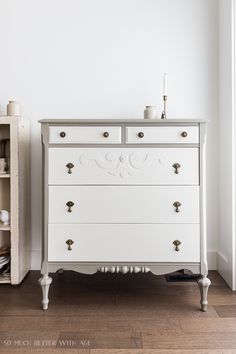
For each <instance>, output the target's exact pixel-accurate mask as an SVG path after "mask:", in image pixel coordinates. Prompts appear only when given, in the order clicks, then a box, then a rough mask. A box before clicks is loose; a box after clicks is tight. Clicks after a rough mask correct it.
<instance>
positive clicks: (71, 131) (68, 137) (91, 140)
mask: <svg viewBox="0 0 236 354" xmlns="http://www.w3.org/2000/svg"><path fill="white" fill-rule="evenodd" d="M49 143H53V144H80V143H82V144H119V143H121V127H103V126H91V127H81V126H80V127H71V126H70V127H69V126H55V127H49Z"/></svg>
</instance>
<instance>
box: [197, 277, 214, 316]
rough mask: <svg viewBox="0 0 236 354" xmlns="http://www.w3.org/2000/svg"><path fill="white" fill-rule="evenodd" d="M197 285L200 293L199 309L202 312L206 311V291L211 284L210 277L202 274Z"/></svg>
mask: <svg viewBox="0 0 236 354" xmlns="http://www.w3.org/2000/svg"><path fill="white" fill-rule="evenodd" d="M198 285H199V289H200V294H201V301H200V304H201V310H202V311H203V312H206V311H207V304H208V302H207V293H208V288H209V286H210V285H211V281H210V279H208V278H207V277H206V275H203V277H202V278H201V279H199V280H198Z"/></svg>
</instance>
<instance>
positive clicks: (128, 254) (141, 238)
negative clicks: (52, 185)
mask: <svg viewBox="0 0 236 354" xmlns="http://www.w3.org/2000/svg"><path fill="white" fill-rule="evenodd" d="M68 240H72V242H73V244H72V245H71V250H68V247H69V246H68V244H67V243H66V242H68ZM175 240H178V241H180V242H181V244H180V245H179V251H176V250H175V245H174V244H173V242H174V241H175ZM48 260H49V261H53V262H54V261H61V262H77V261H79V262H80V261H81V262H83V261H89V262H96V261H97V262H110V261H111V262H116V261H117V262H123V261H127V262H132V261H133V262H200V236H199V225H165V224H162V225H143V224H140V225H135V224H133V225H132V224H129V225H122V224H117V225H114V224H112V225H107V224H106V225H102V224H93V225H76V224H74V225H63V224H57V225H55V224H54V225H52V224H49V231H48Z"/></svg>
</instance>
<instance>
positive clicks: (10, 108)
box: [7, 101, 21, 116]
mask: <svg viewBox="0 0 236 354" xmlns="http://www.w3.org/2000/svg"><path fill="white" fill-rule="evenodd" d="M7 115H8V116H20V115H21V104H20V103H19V102H17V101H9V103H8V105H7Z"/></svg>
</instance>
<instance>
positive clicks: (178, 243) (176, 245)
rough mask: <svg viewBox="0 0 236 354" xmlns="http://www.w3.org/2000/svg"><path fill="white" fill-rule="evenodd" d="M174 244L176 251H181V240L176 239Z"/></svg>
mask: <svg viewBox="0 0 236 354" xmlns="http://www.w3.org/2000/svg"><path fill="white" fill-rule="evenodd" d="M173 245H175V251H177V252H179V246H180V245H181V242H180V241H179V240H175V241H174V242H173Z"/></svg>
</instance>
